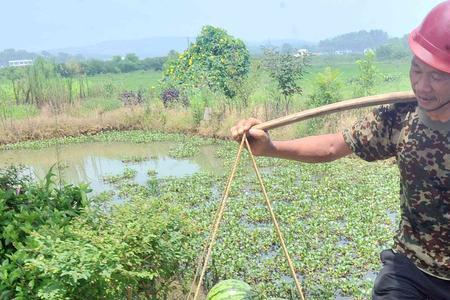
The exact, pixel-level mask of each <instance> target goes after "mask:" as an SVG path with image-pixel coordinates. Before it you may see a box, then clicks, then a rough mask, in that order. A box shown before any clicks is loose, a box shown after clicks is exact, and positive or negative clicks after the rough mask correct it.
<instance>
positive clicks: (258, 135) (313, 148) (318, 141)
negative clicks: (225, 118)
mask: <svg viewBox="0 0 450 300" xmlns="http://www.w3.org/2000/svg"><path fill="white" fill-rule="evenodd" d="M259 123H261V122H260V121H259V120H257V119H247V120H241V121H240V122H239V123H238V124H237V125H236V126H234V127H233V128H231V134H232V137H233V139H234V140H236V141H237V142H240V140H241V139H242V135H243V134H244V133H246V134H247V137H248V140H249V143H250V146H251V147H252V151H253V154H255V155H258V156H270V157H279V158H286V159H292V160H298V161H303V162H328V161H333V160H335V159H338V158H341V157H344V156H346V155H349V154H351V153H352V151H351V149H350V148H349V146H348V145H347V144H346V143H345V141H344V137H343V135H342V134H340V133H337V134H325V135H318V136H310V137H305V138H301V139H296V140H289V141H272V140H271V139H270V137H269V134H268V133H267V132H265V131H263V130H258V129H254V128H252V127H253V126H254V125H256V124H259Z"/></svg>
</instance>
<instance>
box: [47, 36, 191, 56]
mask: <svg viewBox="0 0 450 300" xmlns="http://www.w3.org/2000/svg"><path fill="white" fill-rule="evenodd" d="M193 41H195V38H192V37H191V38H189V37H152V38H147V39H139V40H117V41H105V42H101V43H98V44H95V45H90V46H82V47H71V48H61V49H52V50H48V51H49V52H50V53H52V54H56V53H60V52H62V53H68V54H71V55H77V54H80V55H82V56H83V57H85V58H97V59H109V58H111V57H112V56H114V55H122V56H125V55H126V54H128V53H134V54H136V55H137V56H139V57H141V58H144V57H160V56H166V55H167V54H168V53H169V51H170V50H176V51H178V52H181V51H184V50H185V49H187V47H188V43H190V42H193Z"/></svg>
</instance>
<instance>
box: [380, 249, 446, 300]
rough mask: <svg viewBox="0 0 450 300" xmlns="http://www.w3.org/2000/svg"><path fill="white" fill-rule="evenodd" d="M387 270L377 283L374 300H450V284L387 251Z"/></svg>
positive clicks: (382, 273) (382, 259)
mask: <svg viewBox="0 0 450 300" xmlns="http://www.w3.org/2000/svg"><path fill="white" fill-rule="evenodd" d="M380 257H381V262H382V263H383V269H382V270H381V272H380V273H379V274H378V276H377V278H376V279H375V284H374V288H373V293H372V300H409V299H411V300H450V280H443V279H439V278H436V277H433V276H431V275H428V274H427V273H424V272H422V271H421V270H420V269H418V268H417V267H416V266H415V265H414V264H413V263H412V262H411V261H410V260H409V259H408V258H407V257H406V256H404V255H403V254H400V253H394V252H393V251H392V250H384V251H382V252H381V254H380Z"/></svg>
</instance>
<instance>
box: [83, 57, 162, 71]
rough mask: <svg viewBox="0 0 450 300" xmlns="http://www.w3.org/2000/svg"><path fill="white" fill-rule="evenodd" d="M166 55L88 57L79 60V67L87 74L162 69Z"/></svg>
mask: <svg viewBox="0 0 450 300" xmlns="http://www.w3.org/2000/svg"><path fill="white" fill-rule="evenodd" d="M166 60H167V57H148V58H144V59H139V57H138V56H137V55H136V54H133V53H130V54H127V55H126V56H124V57H122V56H118V55H117V56H113V58H112V59H111V60H99V59H90V60H85V61H82V62H81V67H82V68H83V70H84V71H85V73H86V74H87V75H96V74H106V73H128V72H133V71H137V70H155V71H162V69H163V65H164V63H165V62H166Z"/></svg>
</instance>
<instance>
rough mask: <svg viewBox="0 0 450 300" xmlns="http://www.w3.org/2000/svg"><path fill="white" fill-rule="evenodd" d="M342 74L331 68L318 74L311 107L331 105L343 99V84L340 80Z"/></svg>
mask: <svg viewBox="0 0 450 300" xmlns="http://www.w3.org/2000/svg"><path fill="white" fill-rule="evenodd" d="M339 75H340V72H339V71H338V70H333V69H331V68H329V67H327V68H325V70H324V71H323V72H322V73H318V74H317V76H316V77H315V80H314V84H313V85H314V93H313V94H312V95H311V101H310V103H311V106H312V107H319V106H322V105H326V104H331V103H334V102H336V101H337V100H339V99H341V98H342V95H341V88H342V82H341V81H340V80H339Z"/></svg>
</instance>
